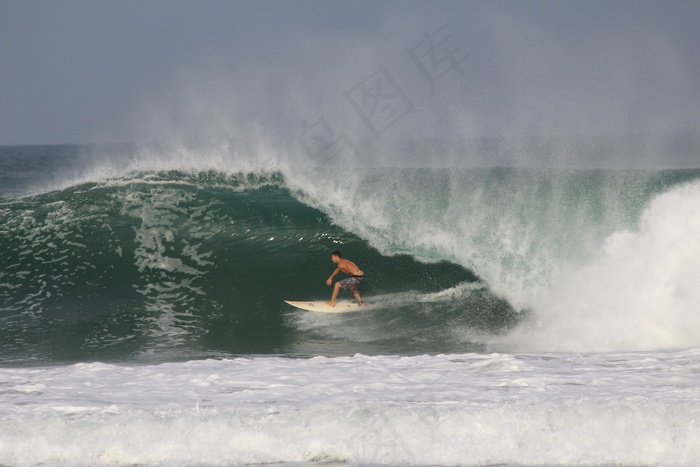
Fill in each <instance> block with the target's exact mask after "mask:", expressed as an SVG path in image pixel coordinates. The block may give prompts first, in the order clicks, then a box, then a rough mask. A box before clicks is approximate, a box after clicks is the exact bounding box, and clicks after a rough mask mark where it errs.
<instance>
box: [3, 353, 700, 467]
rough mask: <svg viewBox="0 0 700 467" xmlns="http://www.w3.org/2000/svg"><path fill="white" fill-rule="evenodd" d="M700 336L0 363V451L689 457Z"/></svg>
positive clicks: (257, 456) (183, 458)
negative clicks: (640, 345) (591, 347)
mask: <svg viewBox="0 0 700 467" xmlns="http://www.w3.org/2000/svg"><path fill="white" fill-rule="evenodd" d="M698 362H700V350H689V351H683V352H675V353H624V354H620V353H611V354H592V355H566V354H558V355H555V354H551V355H547V354H543V355H533V354H519V355H518V354H516V355H503V354H491V355H483V354H465V355H438V356H413V357H389V356H382V357H366V356H362V355H356V356H354V357H342V358H323V357H318V358H312V359H308V360H304V359H301V360H299V359H288V358H266V357H258V358H238V359H232V360H223V361H216V360H208V361H197V362H187V363H167V364H161V365H156V366H126V365H123V364H122V365H108V364H100V363H93V364H87V363H83V364H76V365H69V366H60V367H52V368H35V369H29V368H23V369H10V368H4V369H0V388H1V389H0V390H1V392H2V395H3V397H2V399H0V464H2V465H13V466H33V465H40V464H41V465H135V464H136V465H187V464H190V465H234V464H235V465H239V464H248V463H270V462H309V461H343V462H348V463H351V464H368V463H378V464H394V465H396V464H402V465H405V464H431V465H485V464H499V463H517V464H523V465H528V464H529V465H532V464H549V465H554V464H556V465H584V464H586V465H590V464H621V465H631V464H633V465H661V466H663V465H696V464H697V461H698V459H700V425H699V424H698V422H697V421H698V420H699V419H700V379H698V377H697V374H698V372H699V371H700V363H698Z"/></svg>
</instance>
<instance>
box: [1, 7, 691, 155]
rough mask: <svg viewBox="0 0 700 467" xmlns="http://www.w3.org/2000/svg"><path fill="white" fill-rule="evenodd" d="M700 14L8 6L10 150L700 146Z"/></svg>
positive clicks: (5, 48) (4, 11) (4, 14)
mask: <svg viewBox="0 0 700 467" xmlns="http://www.w3.org/2000/svg"><path fill="white" fill-rule="evenodd" d="M699 24H700V2H698V1H697V0H688V1H643V0H633V1H622V0H615V1H613V0H610V1H591V0H585V1H561V0H554V1H523V0H517V1H498V0H493V1H474V2H469V1H462V2H450V1H442V2H441V1H425V2H411V1H381V0H371V1H349V0H348V1H332V0H318V1H311V0H303V1H295V0H285V1H265V0H251V1H214V0H201V1H177V0H121V1H101V0H88V1H76V0H65V1H57V0H21V1H20V0H16V1H14V0H0V144H5V145H6V144H51V143H89V142H134V141H143V140H149V141H153V140H158V139H167V138H171V137H177V138H182V139H193V140H197V139H201V140H208V139H212V138H228V139H235V138H238V137H241V135H248V136H249V135H251V134H255V135H256V137H257V138H263V139H264V138H269V139H270V140H273V141H275V142H276V143H279V144H288V143H291V142H294V143H295V144H301V145H304V144H321V145H323V144H326V143H328V144H332V143H334V142H337V141H341V139H340V138H341V137H344V138H345V140H343V141H362V140H371V139H373V138H374V139H377V140H379V139H399V138H405V137H418V138H432V137H440V138H443V137H456V138H472V137H479V136H498V137H501V136H514V135H515V136H517V135H523V136H532V135H543V136H550V135H554V136H558V135H583V136H590V135H609V134H610V135H620V134H622V135H627V134H629V135H634V134H659V135H664V134H674V133H684V132H693V133H697V132H698V130H699V128H698V122H700V51H699V49H698V47H699V44H700V27H698V25H699Z"/></svg>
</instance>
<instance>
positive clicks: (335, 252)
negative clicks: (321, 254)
mask: <svg viewBox="0 0 700 467" xmlns="http://www.w3.org/2000/svg"><path fill="white" fill-rule="evenodd" d="M331 256H337V257H338V258H342V257H343V255H341V254H340V252H339V251H338V250H335V251H334V252H333V253H331Z"/></svg>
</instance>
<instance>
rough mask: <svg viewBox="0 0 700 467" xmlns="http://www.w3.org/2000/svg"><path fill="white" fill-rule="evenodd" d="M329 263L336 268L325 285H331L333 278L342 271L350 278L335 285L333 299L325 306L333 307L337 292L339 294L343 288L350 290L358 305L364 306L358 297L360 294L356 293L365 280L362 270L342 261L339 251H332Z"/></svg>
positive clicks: (344, 260) (350, 262)
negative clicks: (331, 262)
mask: <svg viewBox="0 0 700 467" xmlns="http://www.w3.org/2000/svg"><path fill="white" fill-rule="evenodd" d="M331 261H333V262H334V263H335V264H337V265H338V267H337V268H336V270H335V271H333V274H331V277H329V278H328V280H327V281H326V284H328V285H331V284H332V283H333V278H334V277H335V276H336V274H338V273H339V272H340V271H343V272H344V273H345V274H347V275H348V276H350V277H348V278H347V279H343V280H342V281H338V282H336V283H335V288H334V289H333V298H331V301H330V302H326V305H328V306H335V299H336V297H337V296H338V292H340V288H341V287H342V288H344V289H345V290H347V289H350V291H351V292H352V293H353V295H355V298H356V299H357V301H358V302H360V305H364V303H362V297H360V292H358V291H357V287H358V286H359V285H360V284H362V281H363V279H364V278H365V273H364V272H362V270H361V269H360V268H358V267H357V264H355V263H353V262H352V261H350V260H348V259H344V258H343V256H342V255H341V254H340V252H339V251H334V252H333V253H332V254H331Z"/></svg>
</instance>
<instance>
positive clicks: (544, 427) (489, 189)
mask: <svg viewBox="0 0 700 467" xmlns="http://www.w3.org/2000/svg"><path fill="white" fill-rule="evenodd" d="M249 162H250V161H248V162H247V161H246V160H245V159H241V158H240V157H238V156H236V157H231V155H230V154H228V153H227V152H226V151H219V152H217V151H213V152H206V151H205V152H203V151H201V150H200V151H195V150H191V149H180V150H178V151H173V150H168V151H162V150H161V151H156V152H154V151H152V150H149V151H145V150H143V149H140V148H109V150H105V149H101V150H100V151H98V152H97V153H95V150H94V149H89V150H88V149H86V148H82V147H76V146H56V147H24V146H23V147H3V148H0V394H2V397H1V398H0V465H8V466H9V465H12V466H15V465H18V466H35V465H66V466H69V465H70V466H87V465H147V466H155V465H166V466H175V465H178V466H180V465H198V466H211V465H246V464H266V463H273V464H295V465H298V464H304V465H308V464H318V463H331V464H349V465H450V466H451V465H467V466H471V465H513V466H514V465H535V466H554V465H558V466H564V465H566V466H579V465H623V466H632V465H635V466H636V465H658V466H691V465H697V464H698V462H700V441H699V440H700V425H699V424H698V420H700V417H699V416H700V363H699V362H700V360H699V358H698V357H700V318H699V316H700V314H699V313H698V312H699V311H700V310H699V309H698V307H699V306H700V288H698V287H697V284H698V283H699V281H700V236H698V234H697V233H698V232H699V231H700V170H697V169H682V170H600V169H543V168H517V167H495V168H461V169H454V168H449V169H441V168H402V167H398V168H397V167H393V168H382V167H375V168H358V167H344V168H329V167H309V166H299V165H298V164H287V163H280V159H279V158H275V157H272V156H270V158H268V159H265V158H263V159H260V158H258V160H257V162H254V163H249ZM335 249H341V250H342V251H343V253H344V255H345V256H346V257H348V258H351V259H352V260H353V261H355V262H357V263H358V264H359V265H360V266H361V267H362V268H363V270H364V271H365V272H366V273H367V279H366V287H365V288H364V290H363V293H364V295H365V298H366V300H367V302H368V303H369V304H370V306H369V307H368V309H367V310H366V311H365V312H362V313H357V314H347V315H344V316H319V315H318V314H313V313H305V312H299V311H296V310H293V309H290V307H288V306H286V305H285V304H284V302H283V299H306V298H314V299H324V298H326V297H327V296H329V294H330V289H329V288H328V287H327V286H326V285H325V279H326V278H327V277H328V275H329V274H330V272H331V271H332V269H333V266H332V263H331V262H330V258H329V257H330V252H331V251H333V250H335ZM300 271H303V273H300ZM345 298H349V297H345Z"/></svg>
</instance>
